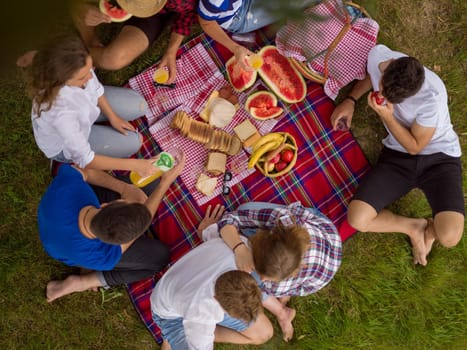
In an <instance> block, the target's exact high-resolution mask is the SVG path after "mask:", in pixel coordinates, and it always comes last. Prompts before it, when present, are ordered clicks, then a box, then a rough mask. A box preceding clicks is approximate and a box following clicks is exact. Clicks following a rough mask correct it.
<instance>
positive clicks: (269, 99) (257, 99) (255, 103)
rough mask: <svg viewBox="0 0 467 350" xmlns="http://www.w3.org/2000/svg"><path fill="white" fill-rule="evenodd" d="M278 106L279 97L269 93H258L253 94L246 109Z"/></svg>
mask: <svg viewBox="0 0 467 350" xmlns="http://www.w3.org/2000/svg"><path fill="white" fill-rule="evenodd" d="M275 106H277V97H276V95H274V94H273V93H272V92H269V91H257V92H254V93H252V94H251V95H250V96H248V98H247V99H246V101H245V109H246V110H250V108H251V107H269V108H270V107H275Z"/></svg>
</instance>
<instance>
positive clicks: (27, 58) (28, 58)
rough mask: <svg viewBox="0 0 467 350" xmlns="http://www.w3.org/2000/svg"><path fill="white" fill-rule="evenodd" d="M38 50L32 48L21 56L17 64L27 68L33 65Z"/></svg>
mask: <svg viewBox="0 0 467 350" xmlns="http://www.w3.org/2000/svg"><path fill="white" fill-rule="evenodd" d="M36 53H37V50H32V51H28V52H26V53H24V54H23V55H21V56H19V57H18V59H17V60H16V65H17V66H18V67H20V68H26V67H28V66H30V65H31V63H32V60H33V59H34V56H36Z"/></svg>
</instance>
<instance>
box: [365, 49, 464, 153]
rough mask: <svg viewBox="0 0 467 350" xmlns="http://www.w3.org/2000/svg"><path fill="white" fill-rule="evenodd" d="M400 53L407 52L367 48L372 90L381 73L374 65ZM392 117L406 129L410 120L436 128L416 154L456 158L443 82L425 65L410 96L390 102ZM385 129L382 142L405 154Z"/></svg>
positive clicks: (398, 55)
mask: <svg viewBox="0 0 467 350" xmlns="http://www.w3.org/2000/svg"><path fill="white" fill-rule="evenodd" d="M403 56H407V55H404V54H403V53H401V52H397V51H392V50H390V49H389V48H388V47H386V46H384V45H376V46H375V47H374V48H373V49H371V51H370V53H369V55H368V65H367V70H368V74H369V75H370V78H371V84H372V85H373V90H375V91H378V90H379V83H380V80H381V76H382V73H381V71H380V70H379V67H378V65H379V63H381V62H384V61H387V60H390V59H393V58H395V59H397V58H399V57H403ZM394 117H395V118H396V119H397V120H398V121H399V122H400V123H401V124H402V125H403V126H405V127H407V128H410V126H411V125H412V124H413V123H414V122H417V124H419V125H421V126H424V127H434V128H436V129H435V132H434V134H433V137H432V138H431V141H430V142H429V143H428V145H426V146H425V148H424V149H422V150H421V152H420V154H433V153H438V152H442V153H445V154H447V155H449V156H452V157H460V155H461V149H460V144H459V138H458V137H457V134H456V133H455V132H454V130H453V128H452V124H451V119H450V116H449V109H448V96H447V92H446V87H445V86H444V83H443V81H442V80H441V79H440V78H439V77H438V76H437V75H436V74H435V73H433V72H432V71H431V70H429V69H427V68H426V67H425V81H424V82H423V85H422V87H421V88H420V90H419V91H418V92H417V93H416V94H415V95H414V96H411V97H409V98H407V99H405V100H404V101H403V102H401V103H398V104H394ZM385 127H386V125H385ZM386 130H387V131H388V133H389V135H388V136H387V137H386V138H385V139H384V140H383V144H384V145H385V146H386V147H388V148H391V149H393V150H396V151H399V152H404V153H407V150H406V149H405V148H404V147H402V145H401V144H399V142H398V141H397V140H396V138H395V137H394V136H393V135H392V134H391V132H390V131H389V129H388V128H387V127H386Z"/></svg>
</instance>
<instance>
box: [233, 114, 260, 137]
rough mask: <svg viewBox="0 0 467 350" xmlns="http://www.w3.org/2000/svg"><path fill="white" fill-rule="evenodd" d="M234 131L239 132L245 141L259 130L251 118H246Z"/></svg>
mask: <svg viewBox="0 0 467 350" xmlns="http://www.w3.org/2000/svg"><path fill="white" fill-rule="evenodd" d="M234 132H235V133H236V134H237V136H238V138H239V139H240V141H242V142H245V141H246V140H248V139H249V138H250V137H251V136H253V135H254V134H255V133H258V130H257V129H256V127H255V126H254V125H253V124H252V123H251V122H250V120H249V119H245V120H244V121H243V122H241V123H240V124H238V125H237V126H236V127H235V128H234Z"/></svg>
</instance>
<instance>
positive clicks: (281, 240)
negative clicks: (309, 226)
mask: <svg viewBox="0 0 467 350" xmlns="http://www.w3.org/2000/svg"><path fill="white" fill-rule="evenodd" d="M250 242H251V247H252V253H253V260H254V263H255V268H256V271H257V272H258V273H259V274H260V275H261V276H263V277H267V278H271V279H274V280H275V281H282V280H283V279H286V278H288V277H290V276H291V275H292V274H293V273H294V271H295V270H297V269H298V268H299V267H300V265H301V262H302V259H303V255H304V254H305V251H306V250H307V247H308V243H309V242H310V235H309V234H308V231H307V230H306V229H305V228H303V227H301V226H298V225H290V226H284V225H283V224H282V223H280V222H278V223H277V225H276V226H275V227H273V228H272V229H265V228H259V229H258V230H257V231H256V233H255V234H254V235H253V236H251V237H250Z"/></svg>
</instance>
